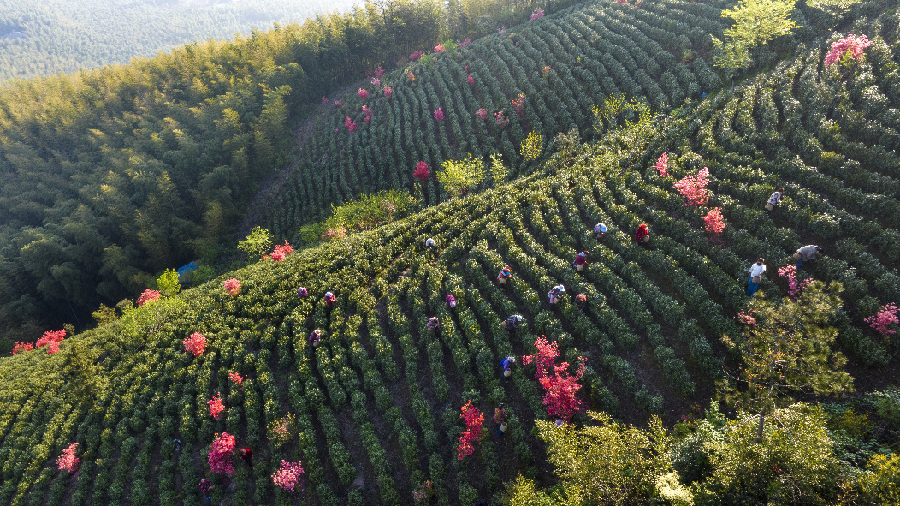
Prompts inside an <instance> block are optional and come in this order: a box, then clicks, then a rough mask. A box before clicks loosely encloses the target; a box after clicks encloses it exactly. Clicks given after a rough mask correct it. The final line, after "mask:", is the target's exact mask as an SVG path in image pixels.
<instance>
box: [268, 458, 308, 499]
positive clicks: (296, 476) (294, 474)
mask: <svg viewBox="0 0 900 506" xmlns="http://www.w3.org/2000/svg"><path fill="white" fill-rule="evenodd" d="M304 472H305V471H303V466H302V465H301V464H300V461H299V460H298V461H297V462H288V461H286V460H282V461H281V467H280V468H279V469H278V470H277V471H275V472H274V473H272V483H274V484H276V485H278V486H279V487H281V489H282V490H287V491H289V492H293V491H294V490H298V489H299V486H300V475H301V474H303V473H304Z"/></svg>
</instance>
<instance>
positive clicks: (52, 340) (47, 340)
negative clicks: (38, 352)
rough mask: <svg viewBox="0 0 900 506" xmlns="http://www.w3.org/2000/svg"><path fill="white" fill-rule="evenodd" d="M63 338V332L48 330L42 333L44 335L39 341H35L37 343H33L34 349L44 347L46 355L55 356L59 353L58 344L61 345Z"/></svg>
mask: <svg viewBox="0 0 900 506" xmlns="http://www.w3.org/2000/svg"><path fill="white" fill-rule="evenodd" d="M65 337H66V331H65V330H56V331H52V330H48V331H46V332H44V335H42V336H41V338H40V339H38V340H37V343H35V347H36V348H43V347H44V346H46V347H47V354H48V355H55V354H56V353H58V352H59V343H61V342H62V341H63V339H65Z"/></svg>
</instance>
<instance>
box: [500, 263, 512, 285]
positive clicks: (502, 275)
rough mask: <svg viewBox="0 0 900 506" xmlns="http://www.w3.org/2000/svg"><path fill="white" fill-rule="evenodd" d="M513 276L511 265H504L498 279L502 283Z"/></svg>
mask: <svg viewBox="0 0 900 506" xmlns="http://www.w3.org/2000/svg"><path fill="white" fill-rule="evenodd" d="M510 277H512V269H510V268H509V265H505V266H503V269H501V270H500V274H497V281H499V282H500V284H501V285H504V284H506V280H507V279H509V278H510Z"/></svg>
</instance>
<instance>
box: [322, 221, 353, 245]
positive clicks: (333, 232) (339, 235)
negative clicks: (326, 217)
mask: <svg viewBox="0 0 900 506" xmlns="http://www.w3.org/2000/svg"><path fill="white" fill-rule="evenodd" d="M345 237H347V229H346V228H344V226H343V225H341V226H339V227H335V228H329V229H328V230H326V231H325V233H324V234H322V238H323V239H327V240H329V241H331V240H334V239H343V238H345Z"/></svg>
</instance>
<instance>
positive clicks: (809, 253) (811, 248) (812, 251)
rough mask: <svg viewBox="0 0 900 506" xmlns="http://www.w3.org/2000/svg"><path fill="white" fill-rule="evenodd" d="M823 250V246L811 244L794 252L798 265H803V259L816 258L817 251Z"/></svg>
mask: <svg viewBox="0 0 900 506" xmlns="http://www.w3.org/2000/svg"><path fill="white" fill-rule="evenodd" d="M820 251H822V248H820V247H818V246H816V245H815V244H810V245H807V246H804V247H802V248H800V249H798V250H797V251H795V252H794V260H796V261H797V267H800V266H802V265H803V261H804V260H805V261H807V262H809V261H810V260H815V258H816V253H818V252H820Z"/></svg>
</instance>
